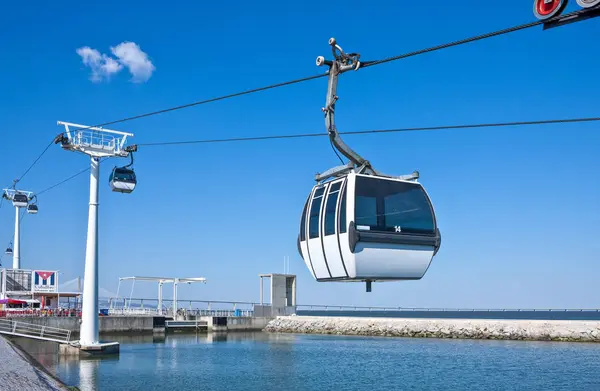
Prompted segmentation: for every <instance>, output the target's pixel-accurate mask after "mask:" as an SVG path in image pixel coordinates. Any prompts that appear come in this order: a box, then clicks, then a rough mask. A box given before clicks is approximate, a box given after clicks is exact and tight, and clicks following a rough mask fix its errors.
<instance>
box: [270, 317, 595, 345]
mask: <svg viewBox="0 0 600 391" xmlns="http://www.w3.org/2000/svg"><path fill="white" fill-rule="evenodd" d="M264 331H267V332H279V333H302V334H337V335H363V336H389V337H417V338H418V337H420V338H465V339H504V340H529V341H569V342H600V321H581V320H573V321H569V320H489V319H399V318H360V317H315V316H280V317H277V318H276V319H273V320H272V321H270V322H269V323H268V324H267V326H266V327H265V329H264Z"/></svg>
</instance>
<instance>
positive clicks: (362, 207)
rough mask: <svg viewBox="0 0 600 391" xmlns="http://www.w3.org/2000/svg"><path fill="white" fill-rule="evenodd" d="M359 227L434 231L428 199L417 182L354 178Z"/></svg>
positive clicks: (411, 231)
mask: <svg viewBox="0 0 600 391" xmlns="http://www.w3.org/2000/svg"><path fill="white" fill-rule="evenodd" d="M355 216H356V228H357V229H358V230H369V231H382V232H396V233H414V234H435V219H434V217H433V210H432V207H431V203H430V201H429V198H428V197H427V195H426V194H425V190H424V189H423V188H422V186H421V185H420V184H418V183H410V182H401V181H394V180H385V181H382V180H381V179H375V178H369V177H364V176H357V177H356V204H355Z"/></svg>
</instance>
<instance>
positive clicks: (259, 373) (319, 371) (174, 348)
mask: <svg viewBox="0 0 600 391" xmlns="http://www.w3.org/2000/svg"><path fill="white" fill-rule="evenodd" d="M106 339H110V340H115V341H118V342H120V343H121V353H120V355H118V356H112V357H110V358H102V359H79V358H78V357H72V356H59V355H58V348H57V346H56V345H54V344H52V343H45V342H42V343H40V342H38V341H32V340H20V341H19V344H20V345H21V346H23V347H24V348H25V349H26V350H28V351H29V352H30V354H32V355H33V356H34V357H36V358H37V359H38V360H39V361H40V362H41V363H42V364H43V365H45V366H46V367H47V368H48V369H49V370H50V371H51V372H54V373H55V374H56V375H57V376H58V377H59V378H61V379H62V380H63V381H64V382H65V383H66V384H67V385H73V386H78V387H79V388H80V389H81V390H82V391H87V390H94V391H95V390H128V391H130V390H142V391H149V390H154V389H157V390H186V389H190V390H196V389H210V390H233V389H243V390H260V391H267V390H277V391H280V390H288V389H302V390H321V389H326V390H334V389H340V390H363V389H370V388H373V387H374V386H375V388H378V389H419V390H439V389H445V390H469V389H477V390H479V389H486V390H487V389H489V390H498V389H511V390H513V389H514V390H517V389H522V390H529V389H535V390H557V389H561V390H563V389H564V390H572V389H577V390H592V389H595V390H600V378H599V377H598V376H597V375H596V373H597V371H598V369H599V368H600V344H582V343H577V344H570V343H552V342H543V343H540V342H538V343H532V342H523V341H516V342H507V341H467V340H436V339H411V338H368V337H344V336H318V335H293V334H268V333H261V332H248V333H245V332H235V333H228V334H227V333H214V334H212V333H208V334H207V333H204V334H184V333H181V334H175V335H173V334H169V335H166V336H164V337H159V338H156V337H153V336H152V335H134V336H111V337H110V338H106ZM0 389H1V386H0Z"/></svg>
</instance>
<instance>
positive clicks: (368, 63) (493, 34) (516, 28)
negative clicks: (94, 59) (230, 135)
mask: <svg viewBox="0 0 600 391" xmlns="http://www.w3.org/2000/svg"><path fill="white" fill-rule="evenodd" d="M585 12H587V10H586V9H582V10H579V11H574V12H571V13H568V14H565V15H562V16H561V18H569V17H575V16H577V15H579V14H583V13H585ZM547 22H549V21H548V20H546V21H542V20H538V21H534V22H531V23H526V24H521V25H518V26H514V27H509V28H506V29H502V30H497V31H494V32H490V33H486V34H481V35H477V36H474V37H470V38H465V39H462V40H458V41H454V42H449V43H445V44H442V45H437V46H432V47H429V48H426V49H421V50H417V51H413V52H409V53H404V54H400V55H397V56H392V57H387V58H384V59H381V60H375V61H366V62H363V63H362V65H361V67H362V68H367V67H372V66H375V65H379V64H384V63H387V62H391V61H396V60H401V59H405V58H408V57H414V56H417V55H420V54H425V53H430V52H434V51H437V50H442V49H446V48H450V47H453V46H459V45H463V44H466V43H470V42H474V41H479V40H482V39H486V38H492V37H496V36H499V35H503V34H508V33H512V32H515V31H519V30H524V29H528V28H531V27H535V26H539V25H542V24H544V23H547ZM326 76H327V73H323V74H319V75H314V76H308V77H303V78H300V79H295V80H290V81H286V82H282V83H277V84H272V85H268V86H264V87H259V88H254V89H250V90H246V91H240V92H236V93H232V94H228V95H223V96H219V97H215V98H210V99H205V100H201V101H196V102H192V103H187V104H183V105H179V106H174V107H170V108H166V109H162V110H156V111H152V112H148V113H144V114H139V115H134V116H131V117H126V118H122V119H118V120H114V121H109V122H104V123H101V124H97V125H92V126H88V127H85V128H82V129H78V130H76V131H75V132H80V131H83V130H86V129H90V128H93V127H102V126H107V125H114V124H118V123H123V122H127V121H133V120H136V119H140V118H145V117H150V116H153V115H158V114H163V113H167V112H171V111H176V110H182V109H185V108H189V107H194V106H199V105H202V104H207V103H212V102H217V101H220V100H225V99H230V98H235V97H238V96H242V95H249V94H253V93H256V92H261V91H266V90H270V89H274V88H279V87H284V86H288V85H292V84H297V83H302V82H305V81H310V80H314V79H319V78H322V77H326ZM63 134H64V132H63ZM53 141H54V140H53ZM53 141H52V142H51V143H50V144H49V145H48V146H47V147H46V148H45V149H44V151H43V152H42V153H41V154H40V156H38V158H37V159H36V160H35V161H34V162H33V163H32V164H31V166H30V167H29V168H28V169H27V170H26V171H25V173H24V174H23V175H21V177H20V178H19V180H21V179H23V177H25V175H27V173H29V171H30V170H31V169H32V168H33V166H35V164H36V163H37V162H38V161H39V159H40V158H41V157H42V156H43V155H44V154H45V153H46V151H47V150H48V149H49V148H50V146H51V145H52V143H53Z"/></svg>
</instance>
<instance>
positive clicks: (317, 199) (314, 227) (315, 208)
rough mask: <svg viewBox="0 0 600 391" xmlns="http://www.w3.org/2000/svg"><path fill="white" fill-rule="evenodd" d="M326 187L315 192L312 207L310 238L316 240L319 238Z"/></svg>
mask: <svg viewBox="0 0 600 391" xmlns="http://www.w3.org/2000/svg"><path fill="white" fill-rule="evenodd" d="M324 191H325V187H320V188H318V189H317V190H315V196H314V197H313V200H312V204H311V206H310V217H309V221H308V238H309V239H314V238H318V237H319V214H320V213H319V212H320V211H321V202H322V201H323V192H324Z"/></svg>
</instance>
